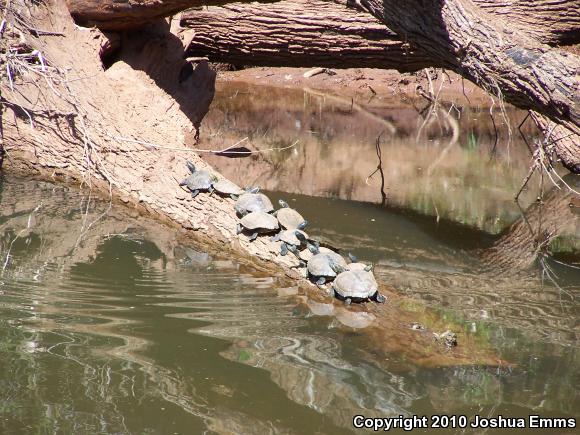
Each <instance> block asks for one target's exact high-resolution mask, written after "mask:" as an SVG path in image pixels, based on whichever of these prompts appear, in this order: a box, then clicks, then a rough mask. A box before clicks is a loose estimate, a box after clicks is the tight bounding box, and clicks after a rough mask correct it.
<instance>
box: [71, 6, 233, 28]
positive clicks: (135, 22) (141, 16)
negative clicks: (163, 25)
mask: <svg viewBox="0 0 580 435" xmlns="http://www.w3.org/2000/svg"><path fill="white" fill-rule="evenodd" d="M66 3H67V6H68V9H69V11H70V14H71V15H72V17H73V18H74V19H75V21H76V22H77V23H78V24H80V25H82V26H85V27H93V26H95V27H98V28H100V29H101V30H128V29H136V28H139V27H142V26H143V25H144V24H147V23H151V22H154V21H156V20H158V19H159V18H164V17H168V16H170V15H173V14H175V13H176V12H179V11H182V10H184V9H187V8H191V7H195V6H202V5H218V4H222V3H227V0H224V1H221V0H163V1H159V0H140V1H129V0H104V1H101V0H66Z"/></svg>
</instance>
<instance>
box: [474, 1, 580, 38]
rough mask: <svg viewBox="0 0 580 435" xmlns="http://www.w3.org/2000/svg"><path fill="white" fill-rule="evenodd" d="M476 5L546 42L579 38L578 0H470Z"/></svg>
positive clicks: (579, 17)
mask: <svg viewBox="0 0 580 435" xmlns="http://www.w3.org/2000/svg"><path fill="white" fill-rule="evenodd" d="M473 2H474V3H475V4H477V6H479V7H481V8H482V9H484V10H485V11H486V12H489V13H491V14H494V15H498V16H502V17H503V18H504V19H508V20H509V21H510V23H511V24H512V25H514V26H516V27H517V28H519V29H521V30H523V31H525V32H526V33H528V34H530V35H532V36H534V37H535V38H537V39H538V40H539V41H542V42H544V43H546V44H550V45H562V44H566V45H567V44H575V43H578V42H580V2H578V0H473Z"/></svg>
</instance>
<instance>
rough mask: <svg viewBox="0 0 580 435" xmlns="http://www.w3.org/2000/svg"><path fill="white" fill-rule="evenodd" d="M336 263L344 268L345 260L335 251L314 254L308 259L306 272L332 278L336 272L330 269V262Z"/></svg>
mask: <svg viewBox="0 0 580 435" xmlns="http://www.w3.org/2000/svg"><path fill="white" fill-rule="evenodd" d="M333 262H334V263H336V264H338V265H339V266H341V267H344V268H345V269H346V261H344V258H342V257H341V256H340V255H338V254H337V253H336V252H327V253H320V254H315V255H313V256H312V258H311V259H310V260H308V265H307V268H308V273H310V275H312V276H323V277H325V278H334V277H335V276H336V272H335V271H334V270H332V267H331V263H333Z"/></svg>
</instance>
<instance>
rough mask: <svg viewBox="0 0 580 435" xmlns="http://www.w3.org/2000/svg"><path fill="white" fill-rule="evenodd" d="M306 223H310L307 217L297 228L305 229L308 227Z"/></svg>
mask: <svg viewBox="0 0 580 435" xmlns="http://www.w3.org/2000/svg"><path fill="white" fill-rule="evenodd" d="M306 225H308V221H307V220H306V219H304V220H303V221H302V222H300V223H299V224H298V226H297V227H296V228H297V229H299V230H303V229H304V228H306Z"/></svg>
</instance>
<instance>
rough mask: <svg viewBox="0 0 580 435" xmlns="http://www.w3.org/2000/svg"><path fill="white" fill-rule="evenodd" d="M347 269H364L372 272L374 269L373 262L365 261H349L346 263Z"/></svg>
mask: <svg viewBox="0 0 580 435" xmlns="http://www.w3.org/2000/svg"><path fill="white" fill-rule="evenodd" d="M346 269H347V270H364V271H365V272H371V271H372V270H373V265H372V264H365V263H348V264H347V265H346Z"/></svg>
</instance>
